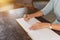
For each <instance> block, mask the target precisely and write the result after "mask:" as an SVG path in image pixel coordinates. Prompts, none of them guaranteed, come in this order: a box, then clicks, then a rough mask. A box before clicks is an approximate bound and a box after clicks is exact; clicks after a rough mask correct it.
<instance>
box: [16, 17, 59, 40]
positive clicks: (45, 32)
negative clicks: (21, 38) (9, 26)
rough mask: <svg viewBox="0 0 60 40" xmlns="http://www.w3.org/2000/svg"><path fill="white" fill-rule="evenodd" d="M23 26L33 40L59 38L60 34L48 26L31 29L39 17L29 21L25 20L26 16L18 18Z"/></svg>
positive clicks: (54, 39)
mask: <svg viewBox="0 0 60 40" xmlns="http://www.w3.org/2000/svg"><path fill="white" fill-rule="evenodd" d="M16 20H17V22H18V23H19V24H20V25H21V27H22V28H23V29H24V30H25V31H26V32H27V34H28V35H29V36H30V37H31V38H32V40H59V39H60V36H59V35H58V34H56V33H55V32H54V31H52V30H51V29H48V28H43V29H39V30H30V29H29V28H30V27H31V26H32V25H33V24H34V23H36V22H39V21H38V20H37V19H35V18H32V19H30V20H29V21H25V20H24V18H20V19H16Z"/></svg>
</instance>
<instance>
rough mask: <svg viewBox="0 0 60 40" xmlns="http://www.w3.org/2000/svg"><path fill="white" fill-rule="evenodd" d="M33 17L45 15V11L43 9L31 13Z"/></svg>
mask: <svg viewBox="0 0 60 40" xmlns="http://www.w3.org/2000/svg"><path fill="white" fill-rule="evenodd" d="M30 16H31V17H39V16H43V12H42V11H38V12H36V13H33V14H30Z"/></svg>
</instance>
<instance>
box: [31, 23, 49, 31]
mask: <svg viewBox="0 0 60 40" xmlns="http://www.w3.org/2000/svg"><path fill="white" fill-rule="evenodd" d="M49 26H50V24H49V23H40V22H37V23H35V24H33V25H32V27H30V29H31V30H37V29H42V28H49Z"/></svg>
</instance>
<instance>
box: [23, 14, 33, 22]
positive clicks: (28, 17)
mask: <svg viewBox="0 0 60 40" xmlns="http://www.w3.org/2000/svg"><path fill="white" fill-rule="evenodd" d="M30 18H32V17H31V16H30V14H25V15H24V20H25V21H28V20H29V19H30Z"/></svg>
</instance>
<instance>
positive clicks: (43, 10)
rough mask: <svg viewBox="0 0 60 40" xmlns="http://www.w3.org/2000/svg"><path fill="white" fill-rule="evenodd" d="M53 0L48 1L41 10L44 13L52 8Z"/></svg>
mask: <svg viewBox="0 0 60 40" xmlns="http://www.w3.org/2000/svg"><path fill="white" fill-rule="evenodd" d="M53 5H54V2H53V0H50V1H49V3H48V4H47V5H46V6H45V7H44V8H43V9H42V10H41V11H42V12H43V14H44V15H47V14H48V13H49V12H50V11H51V10H52V9H53Z"/></svg>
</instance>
